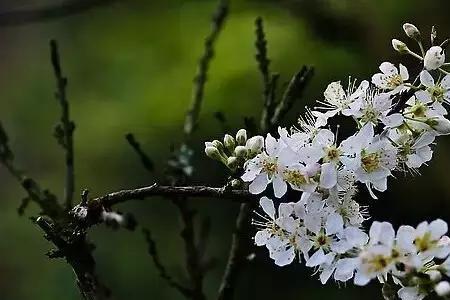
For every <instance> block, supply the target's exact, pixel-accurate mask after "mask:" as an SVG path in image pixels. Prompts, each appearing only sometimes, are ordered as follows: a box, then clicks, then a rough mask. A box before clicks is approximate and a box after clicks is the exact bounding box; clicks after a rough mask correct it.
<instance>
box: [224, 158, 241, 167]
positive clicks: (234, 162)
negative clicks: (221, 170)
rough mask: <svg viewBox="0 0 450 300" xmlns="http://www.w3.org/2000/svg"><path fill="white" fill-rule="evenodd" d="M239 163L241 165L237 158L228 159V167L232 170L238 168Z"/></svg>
mask: <svg viewBox="0 0 450 300" xmlns="http://www.w3.org/2000/svg"><path fill="white" fill-rule="evenodd" d="M238 163H239V160H238V158H237V157H235V156H230V157H228V159H227V167H228V168H230V169H231V170H233V169H236V167H237V166H238Z"/></svg>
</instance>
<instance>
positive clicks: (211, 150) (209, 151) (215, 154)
mask: <svg viewBox="0 0 450 300" xmlns="http://www.w3.org/2000/svg"><path fill="white" fill-rule="evenodd" d="M205 153H206V155H207V156H208V157H209V158H212V159H216V160H219V161H221V160H222V155H220V152H219V150H217V148H216V147H213V146H206V148H205Z"/></svg>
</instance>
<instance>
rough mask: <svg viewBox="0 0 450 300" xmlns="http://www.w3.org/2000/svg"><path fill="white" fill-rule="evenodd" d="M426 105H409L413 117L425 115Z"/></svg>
mask: <svg viewBox="0 0 450 300" xmlns="http://www.w3.org/2000/svg"><path fill="white" fill-rule="evenodd" d="M427 110H428V107H427V106H426V105H425V104H424V103H416V104H414V106H412V107H411V112H412V114H413V115H414V117H417V118H421V117H425V113H426V112H427Z"/></svg>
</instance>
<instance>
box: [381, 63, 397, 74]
mask: <svg viewBox="0 0 450 300" xmlns="http://www.w3.org/2000/svg"><path fill="white" fill-rule="evenodd" d="M380 70H381V72H383V73H384V74H386V75H395V74H398V70H397V68H396V67H395V66H394V65H393V64H391V63H390V62H383V63H382V64H381V65H380Z"/></svg>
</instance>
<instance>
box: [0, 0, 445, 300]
mask: <svg viewBox="0 0 450 300" xmlns="http://www.w3.org/2000/svg"><path fill="white" fill-rule="evenodd" d="M60 2H61V1H59V2H58V1H56V0H46V1H32V0H20V1H19V0H15V1H13V0H10V1H5V0H2V1H1V4H0V11H8V10H11V9H16V8H23V7H33V6H43V5H46V4H54V3H60ZM215 3H216V2H215V1H212V0H208V1H207V0H203V1H201V0H184V1H181V0H160V1H150V0H149V1H144V0H141V1H139V0H135V1H131V0H130V1H116V2H114V3H112V4H109V5H105V6H102V7H99V8H96V9H92V10H89V11H86V12H84V13H82V14H78V15H74V16H68V17H64V18H58V19H54V20H49V21H46V22H39V23H32V24H25V25H21V26H10V27H5V26H1V27H0V45H1V47H0V119H1V121H2V122H3V124H4V126H5V127H6V129H7V130H8V131H9V133H10V137H11V144H12V146H13V149H14V150H15V154H16V156H17V162H18V163H19V164H20V166H21V167H23V168H24V169H26V170H27V172H28V173H29V174H30V175H31V176H32V177H33V178H35V179H37V180H38V181H39V182H40V183H41V184H42V185H43V186H47V187H49V188H51V189H52V190H53V191H54V192H55V193H57V194H58V195H62V192H63V189H62V186H63V180H64V165H63V153H62V151H61V149H60V148H59V147H58V145H57V144H56V142H55V140H54V138H53V137H52V130H53V126H54V124H55V123H56V122H57V120H58V118H59V107H58V103H57V102H56V100H55V99H54V98H53V93H54V90H55V82H54V78H53V74H52V69H51V66H50V63H49V49H48V41H49V39H51V38H56V39H58V41H59V43H60V48H61V56H62V63H63V68H64V71H65V73H66V75H67V76H68V77H69V88H68V93H69V99H70V102H71V109H72V116H73V118H74V119H75V120H76V124H77V129H76V132H75V142H76V146H75V150H76V186H77V191H80V190H81V189H82V188H89V189H90V191H91V194H92V195H93V196H94V195H100V194H103V193H105V192H108V191H114V190H118V189H121V188H130V187H137V186H142V185H149V184H151V183H153V182H154V181H155V180H157V179H158V178H160V177H161V174H162V170H163V168H164V162H165V161H166V160H167V157H168V156H169V154H170V153H169V147H170V145H171V144H175V145H177V144H179V141H180V139H181V137H182V123H183V120H184V114H185V112H186V110H187V107H188V105H189V102H190V93H191V82H192V78H193V75H194V73H195V70H196V63H197V58H198V57H199V55H200V54H201V52H202V47H203V46H202V42H203V38H204V36H205V35H206V34H207V33H208V32H209V20H210V15H211V13H212V12H213V10H214V7H215ZM449 8H450V2H448V1H444V0H442V1H436V0H429V1H419V0H415V1H411V0H397V1H391V0H380V1H368V0H366V1H362V0H361V1H355V0H328V1H325V0H324V1H312V0H305V1H300V0H298V1H295V0H289V1H288V0H286V1H284V0H274V1H268V0H267V1H261V0H259V1H258V0H255V1H248V0H247V1H244V0H241V1H239V0H234V1H232V8H231V15H230V18H229V19H228V22H227V24H226V27H225V30H224V32H223V34H222V35H221V37H220V39H219V41H218V43H217V51H216V52H217V56H216V59H215V60H214V61H213V63H212V65H211V72H210V80H209V82H208V84H207V88H206V95H205V102H204V105H203V107H202V111H201V115H200V127H199V130H198V131H197V132H196V133H195V136H194V138H195V140H194V142H195V143H194V144H195V145H196V149H195V150H196V153H195V155H196V157H195V160H194V163H195V167H196V172H195V174H194V179H193V181H194V183H198V184H200V183H203V184H207V185H211V186H220V185H221V184H222V183H223V182H224V180H225V178H226V174H225V171H224V169H223V168H222V167H221V166H220V165H219V164H218V163H216V162H214V161H211V160H209V159H207V158H205V156H204V154H203V142H204V141H206V140H212V139H214V138H221V137H222V136H223V134H224V132H223V129H222V126H221V125H220V124H219V123H218V122H217V120H216V119H215V118H214V112H216V111H222V112H223V113H224V114H225V116H226V117H227V119H228V124H227V126H228V127H229V128H230V131H231V132H232V133H235V132H236V130H237V129H238V128H241V127H243V117H244V116H259V114H260V109H261V105H260V104H261V101H262V100H261V79H260V76H259V73H258V71H257V68H256V64H255V61H254V59H253V56H254V52H255V51H254V46H253V44H254V35H253V31H254V26H253V23H254V19H255V18H256V17H257V16H262V17H263V18H264V20H265V25H266V32H267V38H268V40H269V55H270V57H271V59H272V60H273V63H272V70H274V71H278V72H280V73H281V74H282V77H281V81H282V82H285V81H287V80H289V77H290V76H291V75H292V74H293V73H294V72H296V71H297V70H298V69H299V68H300V67H301V65H303V64H310V65H313V66H315V68H316V76H315V77H314V78H313V81H312V84H311V85H310V86H309V87H308V89H307V92H306V97H305V100H304V102H301V103H298V104H297V105H296V106H295V107H294V109H293V110H292V111H291V112H290V114H289V118H288V119H289V120H287V123H286V124H292V123H293V122H294V121H295V119H296V117H298V115H299V114H300V113H301V112H302V110H303V107H304V105H306V104H312V103H313V101H314V100H316V99H321V98H322V93H323V90H324V89H325V87H326V85H327V83H328V82H330V81H334V80H342V81H343V82H346V81H347V77H348V76H349V75H353V76H355V77H358V78H369V77H370V76H371V75H372V74H373V73H375V72H376V71H377V68H378V65H379V64H380V63H381V62H382V61H385V60H389V61H392V62H399V61H400V59H401V57H399V56H398V55H397V53H395V52H394V51H393V50H392V49H391V44H390V40H391V38H393V37H395V38H401V39H402V40H405V41H406V40H407V38H406V37H405V36H404V34H403V32H402V30H401V25H402V24H403V23H404V22H407V21H409V22H413V23H415V24H416V25H418V26H419V28H421V29H422V32H423V35H424V36H425V37H426V38H427V39H428V36H429V31H430V27H431V25H437V26H438V33H439V34H440V36H441V37H444V38H445V37H446V36H447V35H446V34H448V33H449V31H450V30H449V26H450V19H449V18H448V11H449ZM411 48H414V49H416V48H415V45H413V44H412V43H411ZM411 63H412V62H411V61H409V60H406V64H407V65H408V66H413V65H412V64H411ZM129 131H131V132H133V133H135V134H136V136H137V137H138V139H139V140H140V141H141V142H142V145H143V147H144V148H145V149H146V150H147V151H148V153H149V154H150V155H151V156H152V158H153V159H154V161H155V162H156V172H155V175H153V176H151V175H149V174H148V173H147V172H146V171H145V170H144V169H143V168H142V166H141V165H140V163H139V161H138V159H137V158H136V156H135V155H134V153H133V152H132V150H131V149H130V147H129V146H128V145H127V143H126V142H125V139H124V134H125V133H127V132H129ZM439 142H440V143H439V145H438V146H437V147H436V153H435V157H434V159H433V161H432V162H431V163H430V166H429V167H427V168H423V169H422V175H423V176H420V177H419V176H417V177H411V176H409V177H406V178H405V177H404V176H402V175H401V174H398V176H397V177H398V178H397V180H395V179H392V180H390V189H389V192H386V193H385V194H383V195H381V197H380V199H379V200H377V201H374V200H367V195H366V194H362V195H361V201H362V202H363V203H365V204H368V203H370V205H371V207H370V212H371V215H372V216H373V219H376V220H389V221H392V222H393V223H394V224H396V225H399V224H412V225H415V224H417V223H418V222H419V221H421V220H432V219H434V218H437V217H441V218H443V219H444V220H447V221H449V220H450V202H449V200H450V199H449V197H450V179H449V177H448V174H449V166H450V157H449V154H448V153H449V151H450V140H449V139H448V138H442V139H439ZM24 196H25V194H24V192H23V191H22V190H21V188H20V187H19V185H18V184H17V183H16V182H15V181H14V180H13V179H11V177H10V176H9V175H8V173H7V172H6V171H5V170H4V169H3V168H0V299H8V300H9V299H24V300H27V299H33V300H39V299H79V294H78V291H77V289H76V286H75V282H74V276H73V274H72V273H71V270H70V268H69V266H68V265H67V264H65V263H64V262H63V261H56V260H55V261H50V260H49V259H47V258H46V257H45V256H44V253H45V252H46V251H47V250H49V249H50V247H51V246H50V244H49V243H48V242H47V241H46V240H44V239H43V238H42V232H41V231H40V230H38V228H36V226H34V225H33V224H32V223H31V221H29V220H28V217H30V216H35V215H36V214H37V213H38V210H37V209H36V207H35V206H34V205H31V206H30V207H29V208H28V210H27V211H26V213H25V215H24V216H22V217H19V216H18V215H17V207H18V206H19V203H20V200H21V199H22V198H23V197H24ZM193 202H194V203H195V205H196V206H197V207H198V209H199V211H200V214H201V215H209V216H211V218H212V221H213V227H212V237H211V241H210V245H209V250H210V254H211V255H212V256H214V257H216V258H217V259H218V264H217V267H216V268H215V269H214V270H213V271H212V272H211V273H209V276H208V277H207V280H206V282H205V289H206V292H207V294H208V295H209V296H211V297H212V296H213V295H215V293H216V290H217V289H218V285H219V282H220V277H221V274H222V271H223V267H224V264H225V261H226V258H227V253H228V250H229V245H230V239H231V231H232V228H233V223H234V220H235V216H236V214H237V210H238V204H236V203H224V202H223V201H217V202H215V201H213V200H211V201H209V200H206V199H199V200H194V201H193ZM120 209H121V210H123V211H130V212H134V213H135V215H136V217H137V218H138V220H139V222H140V224H141V225H143V226H145V227H148V228H150V229H151V230H152V232H153V235H154V237H155V238H156V239H157V241H158V247H159V249H160V252H161V256H162V259H163V261H164V262H165V263H166V265H167V267H168V269H169V271H170V272H171V273H172V274H174V276H175V277H177V278H180V280H182V281H183V280H185V275H184V271H183V269H182V266H181V264H182V262H183V255H184V253H183V252H182V251H180V249H181V248H182V243H181V240H180V238H179V235H178V230H179V227H178V219H177V211H176V209H175V208H174V206H173V205H171V204H170V203H169V202H168V201H166V200H162V199H157V198H153V199H148V200H146V201H141V202H139V201H136V202H129V203H127V204H125V205H122V206H121V207H120ZM369 222H370V221H369ZM91 238H92V240H93V241H95V243H96V244H97V250H96V251H95V256H96V259H97V263H98V269H99V274H100V275H101V277H102V278H103V280H104V281H105V282H106V283H107V285H108V286H110V287H112V289H113V292H114V295H115V297H116V299H130V300H131V299H144V298H154V299H181V296H180V295H179V294H178V293H177V292H176V291H174V290H172V289H170V288H169V287H168V286H167V285H166V283H165V282H164V281H162V280H161V279H160V278H159V277H158V275H157V273H156V272H155V270H154V267H153V265H152V262H151V259H150V257H149V256H148V255H147V253H146V244H145V241H144V239H143V237H142V235H141V234H140V233H139V232H136V233H130V232H128V231H117V232H114V231H111V230H109V229H106V228H104V227H100V228H96V229H95V230H93V232H92V234H91ZM256 254H257V256H256V258H255V260H254V261H253V262H252V263H251V264H250V267H249V268H247V270H246V271H245V273H244V274H242V277H241V280H240V284H239V287H238V297H237V299H277V298H283V299H286V300H287V299H324V298H328V299H336V298H338V297H345V298H346V299H361V298H363V297H364V298H365V299H380V298H381V295H380V286H379V285H378V284H373V285H372V286H371V287H370V288H356V287H353V286H352V284H350V283H349V284H347V287H346V288H344V287H345V285H343V284H341V286H340V287H339V286H338V285H337V284H335V283H333V282H330V283H329V284H328V285H326V286H322V285H321V284H320V282H319V281H318V278H317V276H311V274H312V270H311V269H307V268H306V267H304V266H302V265H300V264H298V263H294V264H293V265H291V266H289V267H285V268H279V267H276V266H275V265H274V264H273V263H272V262H271V260H269V258H268V255H267V253H266V251H265V250H264V249H258V250H257V252H256Z"/></svg>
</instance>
